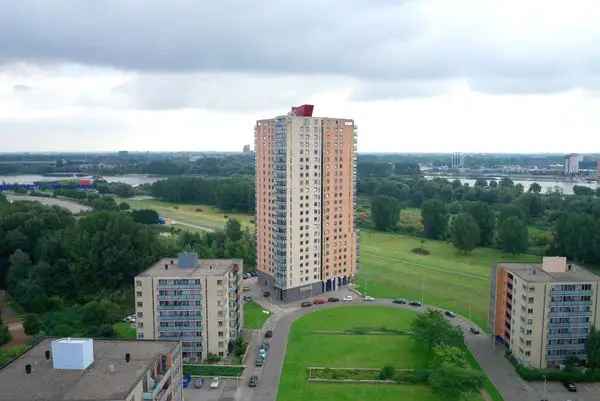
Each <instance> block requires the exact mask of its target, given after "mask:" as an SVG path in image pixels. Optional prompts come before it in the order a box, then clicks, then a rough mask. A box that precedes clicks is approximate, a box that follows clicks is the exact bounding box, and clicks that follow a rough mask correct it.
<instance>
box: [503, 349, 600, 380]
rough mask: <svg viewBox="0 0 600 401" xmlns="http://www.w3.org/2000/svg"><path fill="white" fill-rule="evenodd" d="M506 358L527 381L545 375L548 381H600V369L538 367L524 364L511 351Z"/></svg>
mask: <svg viewBox="0 0 600 401" xmlns="http://www.w3.org/2000/svg"><path fill="white" fill-rule="evenodd" d="M506 358H507V359H508V360H509V361H510V363H512V365H513V366H514V367H515V370H516V371H517V374H518V375H519V376H521V378H522V379H523V380H526V381H543V380H544V377H545V378H546V380H548V381H557V382H563V381H566V382H599V381H600V369H586V370H581V369H577V370H555V369H536V368H530V367H527V366H523V365H522V364H520V363H519V361H517V360H516V358H515V357H514V356H513V355H511V354H510V353H507V354H506Z"/></svg>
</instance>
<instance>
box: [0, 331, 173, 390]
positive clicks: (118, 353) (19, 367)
mask: <svg viewBox="0 0 600 401" xmlns="http://www.w3.org/2000/svg"><path fill="white" fill-rule="evenodd" d="M52 340H55V339H53V338H47V339H44V340H42V341H41V342H40V343H39V344H37V345H36V346H34V347H33V348H32V349H30V350H29V351H27V352H26V353H24V354H23V355H21V356H20V357H19V358H17V359H16V360H14V361H12V362H11V363H10V364H8V365H7V366H6V367H4V368H3V369H0V400H3V401H4V400H6V401H9V400H10V401H113V400H124V399H125V397H127V396H128V395H129V393H130V392H131V391H132V390H133V387H134V385H136V384H137V383H138V382H139V381H140V380H141V378H142V377H143V375H144V374H145V373H146V371H147V370H148V368H149V367H150V366H151V365H152V364H153V363H154V362H155V361H157V360H158V358H159V357H160V356H161V355H166V354H168V353H169V352H172V351H174V350H175V348H176V347H177V346H178V344H179V342H178V341H162V340H161V341H153V340H94V362H93V363H92V364H91V365H90V366H89V367H88V368H87V369H83V370H65V369H54V368H53V367H52V359H50V360H46V357H45V352H46V350H50V349H51V344H50V343H51V342H52ZM126 353H129V354H130V356H131V359H130V361H129V362H126V361H125V354H126ZM26 365H31V374H26V373H25V366H26ZM111 366H112V368H111Z"/></svg>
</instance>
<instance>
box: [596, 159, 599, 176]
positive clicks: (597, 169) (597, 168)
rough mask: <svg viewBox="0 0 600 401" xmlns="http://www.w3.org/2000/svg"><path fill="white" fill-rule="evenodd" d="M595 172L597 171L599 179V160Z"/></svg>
mask: <svg viewBox="0 0 600 401" xmlns="http://www.w3.org/2000/svg"><path fill="white" fill-rule="evenodd" d="M596 171H597V174H598V177H600V160H598V161H597V162H596Z"/></svg>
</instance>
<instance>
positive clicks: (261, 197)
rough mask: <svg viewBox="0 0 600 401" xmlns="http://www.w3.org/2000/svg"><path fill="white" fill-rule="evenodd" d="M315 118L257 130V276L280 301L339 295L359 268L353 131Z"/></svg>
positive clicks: (282, 119)
mask: <svg viewBox="0 0 600 401" xmlns="http://www.w3.org/2000/svg"><path fill="white" fill-rule="evenodd" d="M312 113H313V106H312V105H303V106H300V107H293V108H292V110H291V112H289V113H288V114H286V115H281V116H278V117H275V118H272V119H267V120H259V121H257V122H256V127H255V141H256V143H255V152H256V223H257V271H258V278H259V283H260V284H261V285H262V286H264V287H265V288H267V289H268V290H270V292H271V291H272V293H273V296H274V299H276V300H280V301H283V302H291V301H295V300H299V299H302V298H307V297H310V296H313V295H317V294H321V293H323V292H325V291H333V290H336V289H337V288H338V287H340V286H344V285H346V284H348V283H349V282H350V281H351V280H352V278H353V277H354V275H355V273H356V269H357V259H358V248H357V229H356V227H355V223H354V210H355V208H356V126H355V125H354V121H353V120H349V119H344V118H329V117H313V115H312Z"/></svg>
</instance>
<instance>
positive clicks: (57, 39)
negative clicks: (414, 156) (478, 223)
mask: <svg viewBox="0 0 600 401" xmlns="http://www.w3.org/2000/svg"><path fill="white" fill-rule="evenodd" d="M0 9H1V10H2V12H1V13H0V152H18V151H116V150H130V151H206V150H216V151H240V150H241V149H242V146H243V145H244V144H252V143H253V135H254V134H253V130H254V124H255V121H256V120H257V119H262V118H271V117H274V116H277V115H281V114H285V113H286V112H287V111H288V110H289V109H290V107H291V106H293V105H299V104H304V103H310V104H314V105H315V115H317V116H327V117H343V118H353V119H354V120H355V123H356V125H357V127H358V150H359V151H360V152H403V153H404V152H454V151H459V152H467V153H469V152H493V153H496V152H506V153H527V152H536V153H538V152H549V153H550V152H551V153H570V152H582V153H591V152H598V151H600V46H599V45H598V44H599V43H600V23H598V21H600V2H598V1H597V0H589V1H588V0H572V1H569V2H565V1H553V0H545V1H541V0H527V1H522V0H521V1H513V0H502V1H498V0H452V1H448V0H431V1H430V0H421V1H418V0H400V1H394V0H364V1H359V0H335V1H334V0H303V1H298V0H294V1H288V0H278V1H270V0H265V1H259V2H256V1H238V0H220V1H212V2H207V1H197V0H171V1H163V0H160V1H159V0H96V1H72V0H69V1H67V0H44V1H34V0H19V1H13V0H0Z"/></svg>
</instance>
